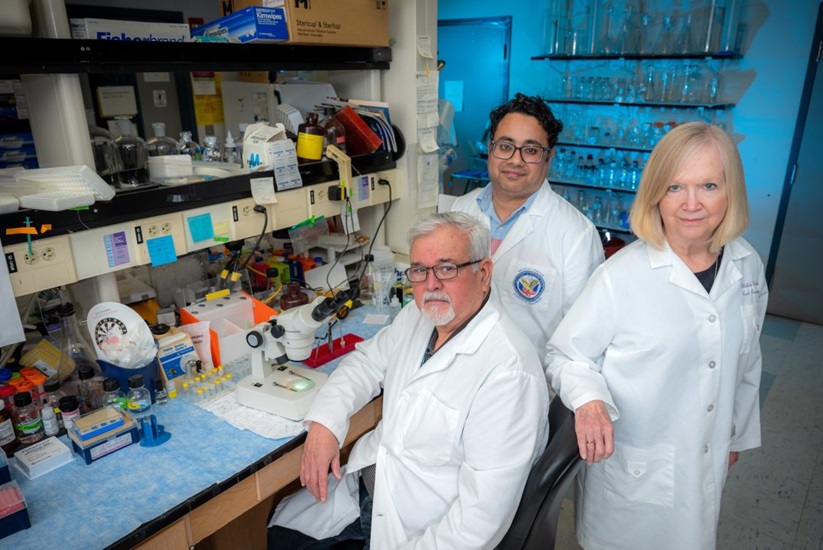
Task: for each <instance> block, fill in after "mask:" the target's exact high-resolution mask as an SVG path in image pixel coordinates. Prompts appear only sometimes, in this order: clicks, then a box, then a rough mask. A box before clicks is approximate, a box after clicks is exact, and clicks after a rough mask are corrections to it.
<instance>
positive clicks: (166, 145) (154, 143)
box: [146, 122, 177, 157]
mask: <svg viewBox="0 0 823 550" xmlns="http://www.w3.org/2000/svg"><path fill="white" fill-rule="evenodd" d="M151 129H152V131H153V132H154V137H153V138H151V139H149V140H148V141H146V147H147V149H148V153H149V156H150V157H162V156H165V155H176V154H177V142H176V141H174V139H173V138H170V137H169V136H167V135H166V123H165V122H152V123H151Z"/></svg>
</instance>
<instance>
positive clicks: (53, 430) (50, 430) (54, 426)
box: [42, 407, 60, 437]
mask: <svg viewBox="0 0 823 550" xmlns="http://www.w3.org/2000/svg"><path fill="white" fill-rule="evenodd" d="M42 416H43V433H45V435H46V437H51V436H53V435H57V434H58V432H60V425H59V424H58V423H57V415H55V414H54V409H52V408H51V407H43V412H42Z"/></svg>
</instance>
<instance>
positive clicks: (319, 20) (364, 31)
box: [217, 0, 389, 47]
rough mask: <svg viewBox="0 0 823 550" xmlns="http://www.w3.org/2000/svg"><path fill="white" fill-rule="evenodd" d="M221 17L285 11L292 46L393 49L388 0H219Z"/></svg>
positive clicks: (289, 41)
mask: <svg viewBox="0 0 823 550" xmlns="http://www.w3.org/2000/svg"><path fill="white" fill-rule="evenodd" d="M217 4H218V9H219V10H220V15H226V14H229V13H232V12H235V11H238V10H241V9H243V8H246V7H248V6H265V7H274V8H284V9H285V10H286V21H287V22H288V29H289V39H288V41H287V43H289V44H318V45H324V46H372V47H387V46H388V45H389V11H388V10H389V3H388V0H346V2H345V7H341V2H340V0H311V2H286V1H285V0H218V2H217Z"/></svg>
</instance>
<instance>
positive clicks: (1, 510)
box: [0, 481, 31, 538]
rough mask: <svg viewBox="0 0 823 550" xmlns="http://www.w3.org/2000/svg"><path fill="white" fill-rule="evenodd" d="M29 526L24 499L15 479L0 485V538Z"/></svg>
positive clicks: (27, 511)
mask: <svg viewBox="0 0 823 550" xmlns="http://www.w3.org/2000/svg"><path fill="white" fill-rule="evenodd" d="M29 527H31V521H30V520H29V510H28V508H27V507H26V499H25V497H24V496H23V492H22V491H21V490H20V487H19V486H18V485H17V482H16V481H9V482H8V483H5V484H3V485H0V538H3V537H7V536H9V535H11V534H13V533H16V532H17V531H22V530H23V529H28V528H29Z"/></svg>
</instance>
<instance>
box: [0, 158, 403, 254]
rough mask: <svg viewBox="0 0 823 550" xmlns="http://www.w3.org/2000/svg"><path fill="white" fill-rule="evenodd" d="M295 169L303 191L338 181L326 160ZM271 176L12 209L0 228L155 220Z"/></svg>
mask: <svg viewBox="0 0 823 550" xmlns="http://www.w3.org/2000/svg"><path fill="white" fill-rule="evenodd" d="M352 167H353V168H354V169H355V170H356V171H357V172H359V173H361V174H371V173H375V172H381V171H384V170H391V169H392V168H395V167H396V164H395V162H394V160H393V159H392V156H391V154H390V153H387V152H385V151H378V152H375V153H371V154H368V155H359V156H355V157H352ZM299 168H300V176H301V178H302V180H303V187H308V186H310V185H319V184H323V183H326V182H329V181H335V180H338V179H339V175H338V172H337V165H336V164H335V163H334V162H331V161H321V162H313V163H309V164H301V165H300V167H299ZM273 175H274V174H273V172H272V171H271V170H268V171H264V172H252V173H249V174H242V175H239V176H232V177H229V178H221V179H213V180H209V181H201V182H197V183H191V184H187V185H177V186H173V187H152V188H148V189H135V190H133V191H120V192H118V193H117V194H116V195H115V196H114V198H113V199H112V200H111V201H107V202H104V201H97V202H95V203H94V204H93V205H91V206H90V207H89V208H88V210H77V211H74V210H64V211H61V212H47V211H43V210H17V211H15V212H9V213H7V214H0V227H23V226H25V225H26V219H27V218H28V219H29V220H30V222H31V224H32V226H35V227H39V226H40V225H41V224H51V226H52V229H51V231H49V232H48V233H47V236H49V237H56V236H58V235H65V234H68V233H75V232H78V231H83V230H85V229H93V228H97V227H105V226H108V225H114V224H118V223H125V222H130V221H134V220H140V219H143V218H145V217H147V216H160V215H163V214H168V213H172V212H180V211H183V210H190V209H192V208H200V207H204V206H211V205H214V204H220V203H224V202H229V201H234V200H239V199H245V198H249V197H251V196H252V194H251V184H250V182H249V180H250V179H252V178H260V177H273ZM25 241H26V235H3V244H9V245H11V244H17V243H21V242H25Z"/></svg>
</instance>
